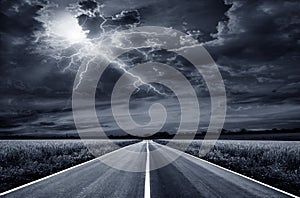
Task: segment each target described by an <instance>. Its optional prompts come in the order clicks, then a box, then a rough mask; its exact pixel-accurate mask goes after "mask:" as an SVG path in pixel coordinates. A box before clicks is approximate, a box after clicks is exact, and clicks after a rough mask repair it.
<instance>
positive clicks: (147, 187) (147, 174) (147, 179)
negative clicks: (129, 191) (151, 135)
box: [144, 140, 151, 198]
mask: <svg viewBox="0 0 300 198" xmlns="http://www.w3.org/2000/svg"><path fill="white" fill-rule="evenodd" d="M146 150H147V157H146V169H145V192H144V198H150V197H151V196H150V152H149V142H148V140H147V145H146Z"/></svg>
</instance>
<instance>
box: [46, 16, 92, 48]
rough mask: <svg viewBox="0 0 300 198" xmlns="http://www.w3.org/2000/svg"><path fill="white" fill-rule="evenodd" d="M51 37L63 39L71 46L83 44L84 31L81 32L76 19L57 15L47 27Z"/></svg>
mask: <svg viewBox="0 0 300 198" xmlns="http://www.w3.org/2000/svg"><path fill="white" fill-rule="evenodd" d="M48 28H49V29H48V31H49V33H50V34H52V36H54V37H58V38H61V39H64V40H66V41H68V42H70V43H71V44H74V43H79V42H83V41H84V40H85V39H86V33H87V32H86V31H83V30H82V28H81V26H80V25H79V24H78V22H77V19H76V18H75V17H73V16H71V15H70V14H68V13H63V14H59V15H57V16H56V17H55V18H54V19H53V21H52V22H51V24H50V25H49V27H48Z"/></svg>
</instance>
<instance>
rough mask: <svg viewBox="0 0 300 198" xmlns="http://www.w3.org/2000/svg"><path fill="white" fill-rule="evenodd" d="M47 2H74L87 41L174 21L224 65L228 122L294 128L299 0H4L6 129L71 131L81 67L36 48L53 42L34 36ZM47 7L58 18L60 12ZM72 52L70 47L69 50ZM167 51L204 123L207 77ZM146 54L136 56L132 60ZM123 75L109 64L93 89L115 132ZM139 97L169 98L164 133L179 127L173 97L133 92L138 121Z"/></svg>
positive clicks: (0, 56)
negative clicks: (112, 98) (193, 91)
mask: <svg viewBox="0 0 300 198" xmlns="http://www.w3.org/2000/svg"><path fill="white" fill-rule="evenodd" d="M49 4H53V5H55V6H54V9H57V10H59V11H66V10H68V9H71V8H72V6H73V7H76V12H77V13H76V16H77V20H78V24H79V25H81V27H83V29H84V30H88V31H89V33H88V37H89V38H94V37H97V36H98V35H99V34H101V32H102V31H103V29H104V30H106V31H108V30H110V29H114V28H118V29H126V28H130V27H131V26H142V25H154V26H165V27H173V28H174V29H177V30H180V31H185V32H186V33H187V34H190V35H192V36H193V37H194V38H196V39H198V40H199V41H200V42H201V43H203V44H204V46H205V47H206V48H207V49H208V51H209V52H210V54H211V55H212V56H213V58H214V59H215V61H216V62H217V63H218V65H219V68H220V70H221V73H222V76H223V78H224V82H225V85H226V90H227V96H228V116H227V118H226V125H225V127H227V128H273V127H279V128H280V127H296V126H297V125H298V123H299V119H300V118H299V115H298V113H297V112H298V110H300V109H299V106H300V99H299V98H300V93H299V90H300V83H299V82H300V72H299V62H300V53H299V52H300V51H299V50H300V41H299V39H300V36H299V35H300V14H299V10H300V3H299V1H296V0H295V1H294V0H285V1H271V0H266V1H243V0H240V1H239V0H225V2H224V1H221V0H215V1H213V0H206V1H199V0H191V1H182V0H174V1H162V0H149V1H141V0H107V1H105V0H104V1H92V0H88V1H80V2H77V1H71V0H70V1H60V0H54V1H49V3H47V2H46V1H45V2H42V1H8V0H3V1H1V2H0V46H1V52H0V69H1V72H0V77H1V82H0V91H1V96H2V97H1V100H0V105H1V110H2V111H1V114H0V127H1V131H6V132H9V133H13V131H15V132H19V133H21V132H28V133H30V132H33V133H34V132H35V131H36V132H41V133H46V132H49V131H59V132H62V131H63V132H66V131H72V132H74V131H75V128H74V123H73V118H72V112H71V108H70V104H71V103H70V100H69V98H70V96H71V92H72V86H73V80H74V77H75V74H76V70H75V72H74V71H73V72H72V71H71V72H70V71H68V72H62V68H60V67H58V65H57V60H55V59H54V58H53V57H51V55H52V54H47V53H46V54H45V53H39V49H42V48H44V47H48V46H43V43H42V42H40V41H37V40H38V39H37V37H36V35H35V33H36V32H43V31H44V30H45V24H44V22H43V21H41V20H37V17H38V16H40V15H41V14H45V12H44V13H43V12H42V13H41V11H43V9H45V7H46V6H48V5H49ZM74 5H75V6H74ZM49 12H51V13H52V14H54V15H55V13H54V12H55V10H50V11H49ZM51 13H50V14H51ZM45 15H46V14H45ZM104 21H105V23H103V22H104ZM101 24H102V25H103V26H101ZM102 28H103V29H102ZM70 50H71V49H67V50H65V51H64V53H66V54H69V53H70ZM133 54H134V53H133ZM47 55H48V56H47ZM127 55H128V56H130V54H127ZM162 58H169V59H170V60H169V61H165V62H164V61H163V60H161V61H160V62H163V63H170V64H171V65H174V67H176V68H177V69H178V70H179V71H180V72H182V73H183V74H184V75H185V76H186V77H187V79H189V80H190V81H191V82H192V84H193V85H194V86H195V87H197V86H198V88H199V87H200V88H199V89H198V95H199V98H200V100H201V101H202V102H203V103H202V104H201V101H200V104H201V105H202V116H203V119H204V120H205V121H204V122H205V123H204V124H203V126H204V127H205V126H206V125H207V123H208V120H209V115H210V111H209V107H210V106H209V105H210V104H209V97H208V93H207V90H206V87H205V83H204V82H203V79H202V78H201V76H200V75H199V74H197V72H195V71H194V70H193V69H192V68H193V67H191V66H190V65H189V64H188V63H186V62H185V61H184V60H180V59H176V60H173V59H172V57H168V56H167V54H164V57H162ZM142 60H143V57H142V56H141V55H139V56H138V57H136V60H135V62H133V63H137V62H138V61H142ZM60 64H62V65H63V64H65V65H67V64H68V61H67V60H61V62H60ZM63 66H64V65H63ZM121 74H122V72H120V71H118V72H116V71H115V70H113V69H112V70H107V71H106V75H105V77H104V78H103V79H102V80H103V81H102V82H100V83H99V87H98V88H99V89H98V92H97V98H100V99H102V100H100V101H99V102H98V104H97V108H98V109H97V110H99V112H100V113H99V115H102V116H103V117H104V118H103V120H101V121H102V124H103V125H105V128H106V129H107V130H109V131H113V132H117V131H118V130H119V129H118V127H117V126H116V125H115V123H114V120H113V118H112V117H111V112H110V111H111V109H110V106H109V104H108V99H109V93H110V91H111V89H112V87H113V85H114V82H115V81H116V80H117V77H118V76H120V75H121ZM101 83H102V85H103V87H101ZM157 88H161V90H164V89H163V88H162V87H160V86H157ZM172 99H173V98H172ZM143 100H147V101H148V100H149V101H148V102H151V101H156V102H160V101H161V102H164V103H166V104H167V106H168V108H169V112H170V114H171V115H174V117H170V118H169V119H170V120H168V123H167V124H166V130H168V129H169V130H174V129H175V128H176V124H178V123H177V122H178V120H176V119H177V118H178V117H176V116H179V112H178V107H177V104H176V102H174V101H173V100H172V101H169V103H168V100H166V98H163V97H155V95H154V94H153V93H149V92H143V91H141V92H139V93H136V94H135V95H134V98H133V102H132V107H133V110H132V112H133V114H134V118H135V119H136V120H137V122H143V121H144V120H147V118H148V117H147V116H145V115H144V114H145V113H147V110H146V109H147V108H145V106H143ZM142 115H143V118H142V119H141V120H139V119H138V118H139V117H142ZM266 118H267V119H266ZM4 128H5V130H4ZM53 133H54V132H53Z"/></svg>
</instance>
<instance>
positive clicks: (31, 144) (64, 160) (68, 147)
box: [0, 140, 137, 192]
mask: <svg viewBox="0 0 300 198" xmlns="http://www.w3.org/2000/svg"><path fill="white" fill-rule="evenodd" d="M114 142H115V143H116V144H117V145H119V146H121V147H122V146H126V145H129V144H132V143H135V142H137V141H136V140H114ZM87 143H88V144H89V147H92V148H93V151H96V153H97V156H101V155H103V154H105V153H108V152H111V151H113V150H116V149H118V148H119V147H118V146H117V145H115V144H113V143H112V142H109V141H106V140H89V141H88V142H87ZM0 148H1V150H0V192H4V191H6V190H9V189H12V188H14V187H17V186H20V185H22V184H26V183H29V182H31V181H34V180H37V179H39V178H42V177H45V176H47V175H50V174H53V173H55V172H58V171H61V170H64V169H66V168H69V167H71V166H74V165H77V164H80V163H83V162H85V161H88V160H91V159H93V158H95V156H94V155H93V154H91V153H90V152H89V150H88V149H87V147H86V146H85V145H84V144H83V143H82V142H81V141H80V140H1V141H0Z"/></svg>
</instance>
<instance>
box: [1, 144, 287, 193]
mask: <svg viewBox="0 0 300 198" xmlns="http://www.w3.org/2000/svg"><path fill="white" fill-rule="evenodd" d="M158 148H160V149H159V152H156V153H155V155H151V152H150V151H152V150H155V149H158ZM124 149H130V150H131V151H135V152H136V153H137V154H136V155H135V157H134V158H132V157H131V156H128V155H127V156H124V153H125V152H124ZM176 152H179V151H178V150H175V149H172V148H170V147H167V146H162V145H160V144H158V143H155V142H153V141H142V142H139V143H136V144H132V145H130V146H127V147H125V148H121V149H119V150H116V151H114V152H112V153H109V154H106V155H103V156H101V157H99V158H100V159H101V158H102V159H104V158H111V159H115V160H116V163H119V164H118V167H121V168H122V167H124V170H126V169H128V167H130V166H136V167H140V168H144V169H145V172H127V171H122V170H118V169H115V168H112V167H110V166H108V165H106V164H104V163H103V162H101V160H98V159H99V158H96V159H94V160H91V161H89V162H86V163H84V164H81V165H78V166H75V167H73V168H70V169H67V170H66V171H62V172H59V173H57V174H54V175H52V176H49V177H46V178H44V179H41V180H38V181H37V182H32V183H30V184H28V185H24V186H22V187H19V188H16V189H13V190H11V191H7V192H5V193H2V194H1V195H2V196H3V197H8V198H9V197H14V198H15V197H22V198H23V197H30V198H40V197H41V198H48V197H49V198H54V197H63V198H67V197H72V198H73V197H74V198H76V197H78V198H79V197H80V198H83V197H103V198H104V197H105V198H106V197H113V198H123V197H130V198H135V197H144V198H150V197H152V198H156V197H157V198H158V197H171V198H175V197H193V198H194V197H195V198H196V197H230V198H232V197H251V198H253V197H291V196H293V195H291V194H288V193H285V192H283V191H280V190H278V189H275V188H272V187H270V186H268V185H264V184H262V183H259V182H256V181H254V180H252V179H249V178H247V177H244V176H241V175H239V174H236V173H234V172H232V171H228V170H226V169H224V168H221V167H218V166H216V165H213V164H211V163H209V162H207V161H204V160H201V159H198V158H196V157H193V156H191V155H188V154H182V155H181V156H180V157H179V158H177V159H176V160H175V161H173V162H172V163H170V164H169V165H167V166H165V167H162V168H160V169H157V170H151V166H153V167H155V163H159V162H160V160H162V159H165V158H167V157H168V156H169V155H172V153H176ZM150 170H151V171H150Z"/></svg>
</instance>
